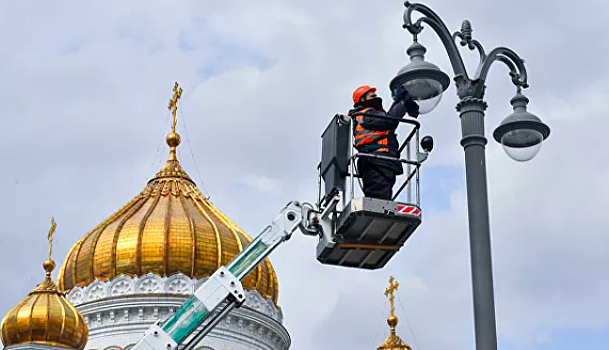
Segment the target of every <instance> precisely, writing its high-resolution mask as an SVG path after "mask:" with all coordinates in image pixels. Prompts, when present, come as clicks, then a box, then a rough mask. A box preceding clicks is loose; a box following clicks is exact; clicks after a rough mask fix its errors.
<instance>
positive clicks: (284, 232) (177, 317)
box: [132, 202, 319, 350]
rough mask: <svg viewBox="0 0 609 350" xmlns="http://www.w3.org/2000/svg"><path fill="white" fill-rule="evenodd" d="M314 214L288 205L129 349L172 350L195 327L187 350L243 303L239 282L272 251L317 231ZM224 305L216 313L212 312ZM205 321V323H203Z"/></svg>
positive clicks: (308, 208)
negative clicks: (295, 235)
mask: <svg viewBox="0 0 609 350" xmlns="http://www.w3.org/2000/svg"><path fill="white" fill-rule="evenodd" d="M318 227H319V220H318V219H317V211H316V210H315V208H314V207H313V206H312V205H310V204H302V205H301V204H299V203H298V202H290V203H288V205H287V206H286V207H285V208H283V209H282V210H281V212H280V214H279V216H277V218H275V220H273V222H272V223H271V224H270V225H269V226H268V227H267V228H266V229H264V230H263V231H262V233H260V234H259V235H258V236H257V237H256V238H255V239H254V240H253V241H252V242H251V243H250V244H248V245H247V246H246V247H245V249H243V251H241V253H239V254H238V255H237V256H236V257H235V258H233V260H231V261H230V263H229V264H228V265H227V266H222V267H220V268H219V269H218V270H217V271H216V272H214V274H213V275H211V276H210V277H209V279H208V280H207V281H205V283H203V285H201V286H200V287H199V288H198V289H197V290H196V291H195V292H194V295H193V296H192V297H191V298H189V299H188V300H186V302H185V303H184V304H183V305H182V306H181V307H180V308H179V309H178V310H177V311H176V312H175V314H174V315H172V316H171V317H169V318H168V319H167V320H165V321H163V322H161V321H160V320H159V321H157V322H156V323H155V324H153V325H152V326H151V327H150V328H149V329H148V330H147V331H146V333H145V334H144V337H143V338H142V339H141V340H140V341H139V342H138V343H137V344H136V345H135V346H134V347H133V349H132V350H175V349H177V347H178V345H180V344H182V343H183V342H184V341H185V340H186V338H187V337H188V336H189V335H190V334H192V333H193V332H194V331H195V330H196V329H197V327H199V326H200V325H201V324H203V323H205V325H204V326H203V329H202V330H201V331H200V332H198V333H197V334H196V336H195V337H194V338H193V339H191V340H190V341H189V343H188V345H186V347H185V349H190V348H192V347H193V346H194V345H196V344H197V343H198V342H199V341H200V340H201V339H202V338H203V337H205V336H206V335H207V334H208V333H209V332H210V331H211V330H212V329H213V328H214V327H215V326H216V325H217V324H218V323H219V322H220V321H221V320H222V319H223V318H224V317H225V316H226V315H227V314H228V313H229V312H230V311H231V310H232V309H234V308H236V307H239V306H241V305H242V304H243V303H244V302H245V292H244V290H243V286H242V285H241V281H242V280H243V279H244V278H245V277H246V276H247V275H248V274H249V273H250V272H251V271H252V270H254V269H255V268H256V267H257V266H258V264H260V263H261V262H262V261H263V260H264V259H265V258H266V257H267V256H269V254H271V252H273V250H275V248H277V247H278V246H279V245H280V244H281V243H283V242H285V241H287V240H288V239H289V238H290V237H291V236H292V233H294V231H296V230H297V229H300V230H301V231H302V232H303V233H305V234H307V235H317V232H318V231H319V228H318ZM225 302H226V304H225V305H224V307H222V309H221V310H220V311H219V312H218V313H214V310H216V309H218V308H220V307H221V305H222V304H223V303H225ZM205 321H208V322H205Z"/></svg>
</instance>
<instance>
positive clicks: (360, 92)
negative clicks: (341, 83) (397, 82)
mask: <svg viewBox="0 0 609 350" xmlns="http://www.w3.org/2000/svg"><path fill="white" fill-rule="evenodd" d="M368 91H372V92H376V88H375V87H372V86H370V85H362V86H360V87H358V88H357V89H355V91H353V103H358V102H359V100H360V99H361V98H362V96H364V95H365V94H366V93H368Z"/></svg>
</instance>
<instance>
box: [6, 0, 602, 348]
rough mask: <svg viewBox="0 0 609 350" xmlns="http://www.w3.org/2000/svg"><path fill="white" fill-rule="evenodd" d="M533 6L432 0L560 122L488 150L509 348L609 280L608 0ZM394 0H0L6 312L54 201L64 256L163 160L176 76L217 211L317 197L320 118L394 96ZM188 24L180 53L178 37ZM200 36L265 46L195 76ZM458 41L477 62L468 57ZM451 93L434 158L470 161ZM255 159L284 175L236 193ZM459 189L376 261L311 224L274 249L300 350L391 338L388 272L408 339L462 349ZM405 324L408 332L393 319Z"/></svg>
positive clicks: (208, 41) (534, 106) (250, 223)
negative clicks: (362, 266)
mask: <svg viewBox="0 0 609 350" xmlns="http://www.w3.org/2000/svg"><path fill="white" fill-rule="evenodd" d="M546 4H547V3H546V2H530V1H524V0H519V1H516V2H514V1H512V2H492V3H489V2H477V1H466V2H460V3H459V6H456V5H455V3H454V2H448V1H435V2H434V3H431V4H430V5H431V6H432V8H433V9H435V10H437V11H438V13H439V14H440V15H441V16H443V18H444V19H445V20H446V22H447V24H448V25H449V26H450V28H451V29H452V30H456V29H458V28H459V27H460V23H461V20H462V19H464V18H469V19H470V20H471V21H472V24H473V26H474V36H475V37H477V38H479V40H480V41H481V42H482V43H483V44H484V45H485V47H486V48H487V50H488V49H491V48H492V47H494V46H499V45H505V46H509V47H511V48H513V49H514V50H516V51H517V52H519V53H520V54H521V55H522V56H523V57H524V58H525V59H526V62H527V67H528V69H529V71H530V79H531V88H530V89H529V91H527V92H526V93H527V95H528V96H529V97H531V108H530V109H531V111H532V112H533V113H536V114H538V115H539V116H540V117H541V118H542V119H544V121H546V122H548V123H549V124H550V126H551V127H552V129H553V134H552V135H551V137H550V139H549V141H548V142H547V144H546V145H544V147H543V149H542V150H541V153H540V154H539V156H538V158H536V159H534V161H532V162H530V163H528V164H526V165H522V166H521V165H520V164H515V163H514V162H512V161H510V160H509V159H507V157H506V156H505V155H504V154H503V151H502V150H501V147H500V146H499V145H497V144H496V143H494V141H492V140H491V141H490V142H489V146H488V150H489V151H488V164H489V181H490V195H491V209H492V212H491V214H492V217H491V218H492V225H493V243H494V252H493V253H494V257H495V271H496V286H497V291H496V294H497V309H498V310H497V314H498V325H499V332H500V336H501V337H502V339H506V340H507V341H510V342H518V346H520V347H523V348H524V347H526V346H529V345H530V344H532V343H534V342H535V341H537V339H538V338H539V337H540V335H545V334H548V333H551V332H552V331H561V330H569V329H577V328H580V327H588V328H589V327H595V328H599V327H602V326H603V325H607V323H608V322H609V321H608V320H607V317H606V315H607V314H609V313H607V305H608V304H607V302H606V301H605V300H604V299H605V296H606V295H607V292H608V291H609V285H608V284H607V279H603V278H600V277H599V276H604V275H606V273H605V272H604V271H605V270H606V266H607V265H608V261H607V260H606V258H605V256H606V251H607V248H609V243H608V242H607V238H606V235H604V233H605V232H607V227H606V226H607V224H606V223H605V220H604V215H603V208H604V203H605V202H606V198H607V196H606V195H607V192H608V191H609V186H608V184H607V182H606V180H605V179H606V178H607V173H608V168H607V164H608V162H607V155H606V152H605V149H607V143H606V141H604V137H603V134H602V131H603V130H604V129H605V128H606V126H607V122H606V121H605V119H606V118H605V115H606V113H605V109H606V108H605V106H604V95H605V91H607V87H608V84H607V82H606V81H605V78H606V76H607V73H608V71H607V68H606V67H605V66H606V65H605V64H604V61H603V59H604V57H606V56H607V55H606V53H607V52H606V50H607V49H606V45H603V44H599V43H598V42H594V41H592V40H593V39H594V38H596V37H598V38H601V37H602V35H603V34H602V33H604V32H605V31H606V30H607V25H606V24H605V23H606V21H605V18H604V16H605V15H604V14H605V13H607V12H606V6H607V5H605V4H602V3H595V2H589V3H586V4H585V5H587V6H588V8H589V9H592V10H591V11H589V12H588V13H586V14H585V17H583V16H582V18H585V20H582V19H577V18H573V16H572V15H571V12H572V7H571V6H570V5H565V4H559V3H555V4H554V5H553V6H548V5H546ZM514 8H520V9H525V10H522V11H513V10H512V9H514ZM402 10H403V7H402V3H401V2H400V1H395V2H389V1H383V2H378V1H377V2H370V1H346V0H342V1H332V2H327V1H326V2H319V1H309V2H297V1H289V2H284V1H256V2H239V3H234V2H229V3H226V2H212V1H205V2H200V1H199V2H191V3H181V4H161V3H160V2H152V3H151V2H143V1H141V2H133V3H124V2H105V3H103V4H101V3H100V4H88V5H83V4H79V3H70V4H68V3H65V4H63V5H52V6H51V5H49V4H46V5H45V4H39V5H38V6H36V7H32V6H29V5H27V4H25V3H22V2H11V3H7V4H5V5H4V6H3V8H2V9H0V38H1V39H2V43H3V45H2V46H1V47H0V116H1V118H0V131H1V132H2V137H0V147H2V149H3V150H4V151H3V152H2V155H1V157H2V164H3V167H2V172H1V173H0V183H1V186H2V191H3V196H2V197H1V199H0V208H1V210H0V222H1V224H2V228H3V229H2V233H1V234H0V244H1V246H2V248H3V250H2V255H1V256H0V266H2V268H1V269H2V270H1V272H2V275H3V278H4V279H5V280H6V281H10V283H3V288H2V289H1V291H0V293H1V295H2V300H3V303H2V304H1V305H0V314H4V313H6V311H8V308H9V307H11V306H12V305H14V304H15V303H17V302H18V301H19V300H21V299H22V298H23V297H24V296H25V294H26V293H27V292H28V291H29V290H30V289H31V288H33V287H34V286H35V284H36V283H37V282H38V281H39V280H41V279H42V278H43V275H42V270H41V268H40V264H41V263H42V261H43V260H44V256H45V251H46V248H45V239H44V235H45V234H46V230H47V229H48V219H49V218H50V216H51V215H54V216H55V217H56V218H57V221H58V222H59V228H58V234H57V245H56V247H57V252H56V254H55V259H56V261H58V262H60V261H62V257H63V256H65V254H66V253H67V250H68V249H69V248H70V246H71V245H72V244H73V243H74V242H76V240H77V239H79V238H80V237H81V236H82V235H84V234H85V233H86V232H87V231H88V230H89V229H91V228H92V227H94V226H95V225H96V224H97V223H99V222H100V221H101V220H103V219H104V218H106V217H107V216H109V215H110V214H111V213H112V212H113V211H114V210H116V209H118V208H119V207H120V206H121V205H123V204H124V203H125V202H127V201H128V200H129V199H131V198H132V196H134V195H135V194H137V193H138V192H139V191H140V190H141V188H143V187H144V185H145V181H146V178H149V177H150V176H152V175H153V174H154V173H155V172H156V171H157V170H158V164H159V161H160V162H162V161H164V159H165V158H166V156H167V153H166V149H161V150H160V151H158V152H157V146H158V145H159V141H161V140H160V138H162V137H164V136H162V135H163V133H164V132H165V133H166V132H167V131H168V128H169V126H168V123H167V113H168V112H167V111H166V104H167V100H168V99H169V97H170V93H171V87H172V84H173V81H175V80H178V81H179V82H180V83H181V85H182V86H184V89H185V92H184V95H183V96H184V97H183V102H182V107H181V108H182V111H183V112H182V113H181V114H179V115H178V116H179V118H182V119H181V121H180V123H179V124H178V128H179V130H178V131H179V132H180V133H181V134H182V145H181V146H180V148H179V150H180V160H181V162H182V163H183V164H184V167H185V168H186V169H187V171H188V172H189V173H190V175H191V176H193V177H194V178H195V179H196V180H197V181H199V180H200V179H199V176H198V174H197V172H196V170H195V167H194V164H193V161H192V159H191V158H192V157H191V155H190V150H189V143H188V140H187V139H186V135H185V134H186V132H185V130H184V122H186V125H187V126H188V134H189V135H188V136H189V137H188V139H189V140H190V143H191V145H192V148H193V153H194V156H195V157H196V159H197V165H198V168H199V169H200V172H201V178H202V179H203V180H204V182H205V185H206V187H207V188H209V192H210V193H211V194H212V201H213V202H214V203H215V204H216V205H217V206H218V207H219V208H220V209H221V210H223V211H224V212H225V213H226V214H227V215H228V216H230V217H231V218H233V219H235V221H237V223H238V224H239V225H240V226H242V227H243V228H244V229H246V231H247V232H249V233H250V234H251V235H255V234H257V233H258V231H259V230H260V229H261V228H263V227H264V226H265V225H267V224H268V222H269V220H271V219H272V218H274V217H275V215H276V213H277V211H278V210H279V208H281V207H282V206H283V205H284V204H285V203H286V202H287V201H288V200H289V199H292V198H298V199H303V200H313V199H314V198H315V194H316V177H315V176H316V171H315V165H316V164H317V162H318V156H319V144H320V143H319V141H320V140H319V136H320V133H321V131H322V130H323V128H324V127H325V125H326V123H327V122H328V119H329V117H331V116H332V115H333V114H334V113H336V112H345V111H346V110H347V109H348V108H349V107H350V106H349V100H350V95H351V92H352V89H353V87H355V86H357V85H359V84H361V83H370V84H375V85H377V86H378V87H379V89H380V92H381V95H382V96H383V97H385V99H386V100H387V99H389V93H388V89H387V83H388V81H389V80H390V79H391V78H392V76H393V74H395V72H396V71H397V70H398V69H399V68H400V67H401V66H402V65H404V64H405V63H406V60H407V58H406V56H405V54H404V50H405V48H406V47H407V46H408V45H409V44H410V36H409V35H408V34H407V33H406V32H404V31H402V30H401V28H400V25H401V12H402ZM567 18H569V21H567V20H566V19H567ZM540 19H541V20H540ZM571 20H573V21H575V22H574V23H576V24H572V23H571V22H570V21H571ZM181 38H182V39H184V38H186V39H188V43H189V44H190V48H189V50H183V49H181V48H180V39H181ZM420 39H421V42H422V43H423V44H424V45H426V47H427V48H428V50H429V51H428V55H427V57H428V59H429V60H430V61H432V62H434V63H436V64H438V65H440V66H441V67H442V68H443V69H444V70H445V71H446V72H447V73H450V72H449V71H448V70H449V68H450V66H449V64H448V61H447V58H446V55H445V53H444V52H443V51H442V49H441V46H440V43H439V41H438V40H437V39H436V38H434V37H433V35H432V34H431V30H429V29H426V30H425V31H424V33H423V34H422V35H421V38H420ZM214 40H216V41H217V40H221V41H222V42H226V43H228V44H230V45H235V46H237V47H241V48H243V49H244V50H248V51H250V52H260V53H262V54H263V55H264V57H265V58H268V60H269V61H272V62H273V64H272V65H270V66H265V67H261V66H260V65H258V66H256V64H255V62H253V63H252V65H251V66H247V67H246V66H243V65H242V64H241V62H242V60H241V58H240V57H235V58H230V59H228V58H227V59H226V60H227V62H224V60H222V61H223V62H221V63H222V65H221V66H220V67H221V68H219V69H220V72H219V74H215V75H211V76H205V77H202V76H199V75H198V72H199V70H200V69H205V68H206V67H208V66H209V65H211V64H214V63H217V61H218V57H222V56H221V54H222V52H221V50H219V49H218V47H217V46H214V45H213V44H214ZM601 42H602V40H601ZM218 55H220V56H218ZM235 55H238V53H236V54H235ZM467 57H468V63H471V64H473V66H472V68H474V66H475V63H476V55H475V54H471V55H469V54H468V55H467ZM235 62H236V63H235ZM506 76H507V70H505V68H503V67H499V66H497V67H495V68H493V70H492V72H491V76H490V78H489V88H488V91H487V100H488V102H489V106H490V107H489V110H488V114H487V115H488V118H487V132H488V133H489V135H490V133H491V132H492V129H493V127H494V126H495V125H497V124H498V123H499V122H500V121H501V119H502V118H503V117H504V116H506V115H507V114H509V113H510V106H509V98H510V97H512V95H513V93H514V90H513V88H512V87H511V86H510V84H509V81H508V79H506ZM456 102H457V99H456V96H455V94H454V87H451V90H449V91H448V92H447V93H446V94H445V96H444V98H443V101H442V103H441V105H440V106H439V107H438V108H437V110H435V111H434V113H432V114H430V115H426V116H422V117H421V120H422V122H423V132H424V133H429V134H432V135H433V136H434V137H435V138H436V145H437V146H436V149H435V150H434V153H433V154H432V157H431V158H430V160H429V165H452V166H454V165H457V166H462V157H463V156H462V151H461V149H460V147H459V145H458V143H459V135H460V132H459V129H458V128H459V120H458V117H457V115H456V113H455V111H454V105H455V104H456ZM582 139H588V140H589V141H588V142H589V143H590V144H591V145H593V147H589V148H585V147H583V146H582V145H581V144H580V143H581V141H582ZM248 174H255V176H260V177H267V178H272V179H276V180H277V181H278V182H277V183H279V184H281V193H279V194H274V195H264V194H263V193H261V192H256V191H255V189H252V188H248V189H244V188H243V185H242V184H241V182H242V180H243V177H244V176H248ZM423 181H425V179H423ZM199 182H200V181H199ZM423 201H424V202H425V193H423ZM465 204H466V202H465V197H464V194H463V193H462V191H461V190H459V191H457V192H454V193H452V195H451V207H450V210H447V211H443V212H439V213H435V214H433V215H426V216H425V222H424V224H423V226H422V227H421V228H420V229H419V230H418V231H417V233H416V234H415V236H414V237H413V238H412V240H411V241H410V242H409V243H408V245H407V246H406V247H405V248H403V250H402V251H401V252H400V254H399V255H398V256H397V258H396V259H395V260H394V261H392V262H391V264H390V265H389V266H388V267H387V268H386V269H384V270H381V271H378V272H367V271H351V270H345V269H336V268H331V267H324V266H321V265H319V264H318V263H317V262H316V261H315V259H314V246H315V242H314V240H312V239H309V238H305V237H293V239H292V240H291V241H289V242H288V243H287V244H286V246H285V247H284V248H282V249H280V250H278V251H277V252H276V253H275V254H274V255H273V257H272V258H271V260H272V261H273V263H274V266H275V267H276V269H277V271H278V274H279V279H280V281H279V283H280V304H281V305H282V306H283V308H284V312H285V317H286V325H287V327H288V329H289V330H290V333H291V335H292V339H293V346H292V348H293V349H295V350H299V349H312V348H316V349H330V348H336V345H337V344H339V342H340V341H345V342H346V343H341V344H343V345H345V344H348V345H350V346H351V347H354V348H355V347H359V346H362V345H366V346H368V345H373V344H376V345H378V344H380V342H381V341H382V340H383V339H384V337H385V336H386V334H384V333H382V332H381V333H378V332H377V329H375V328H378V327H377V326H378V325H379V323H380V324H381V325H380V328H381V330H385V331H386V325H384V324H383V322H384V320H385V318H386V315H381V313H382V305H383V303H384V297H383V296H382V291H383V289H384V287H385V284H386V280H387V278H388V276H389V274H394V275H395V276H396V278H397V279H398V280H400V281H401V282H403V286H404V287H403V289H402V291H401V292H400V296H401V300H402V301H403V302H404V304H405V306H406V308H407V311H408V312H409V315H408V318H409V319H410V321H411V324H412V327H413V329H414V331H415V334H416V337H417V341H418V343H419V345H420V346H421V348H448V347H450V348H455V349H465V348H472V346H473V338H472V315H471V295H470V275H469V258H468V257H469V252H468V246H467V239H468V238H467V226H466V225H467V221H466V212H465ZM573 206H575V208H574V209H573ZM566 207H569V209H566ZM424 210H425V208H424ZM565 211H566V212H565ZM409 281H410V282H412V281H418V282H417V283H420V285H418V287H416V288H415V287H412V286H413V285H417V284H416V283H414V282H412V284H409V283H410V282H409ZM408 286H410V287H408ZM353 305H361V307H360V308H353V307H352V306H353ZM379 310H381V311H379ZM399 312H400V310H399V309H398V316H400V314H399ZM355 321H357V322H355ZM355 331H357V332H356V333H354V332H355ZM400 334H401V335H402V336H403V337H404V338H405V340H406V341H407V342H409V343H410V344H411V345H413V341H412V340H411V339H410V338H409V332H408V331H407V330H406V328H405V323H404V322H402V324H401V325H400ZM542 338H543V337H542ZM550 339H551V338H550ZM453 340H454V341H453Z"/></svg>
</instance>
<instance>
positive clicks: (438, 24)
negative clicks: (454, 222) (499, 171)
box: [389, 1, 550, 350]
mask: <svg viewBox="0 0 609 350" xmlns="http://www.w3.org/2000/svg"><path fill="white" fill-rule="evenodd" d="M404 5H405V6H406V10H405V12H404V25H403V27H404V28H405V29H407V30H408V31H409V32H410V33H411V34H412V35H413V37H414V43H413V44H412V45H411V46H410V47H409V48H408V50H407V53H408V55H409V56H410V63H408V64H407V65H406V66H405V67H404V68H402V69H400V71H399V72H398V74H397V76H396V77H395V78H394V79H393V80H392V81H391V83H390V85H389V87H390V89H391V91H392V92H394V91H395V89H396V88H397V87H398V86H400V85H403V86H404V87H405V88H406V89H407V90H408V92H409V93H410V95H411V96H412V97H413V99H415V100H416V101H417V102H418V103H419V105H420V107H421V109H420V112H421V114H423V113H428V112H430V111H431V110H433V109H434V108H435V107H436V106H437V105H438V103H439V102H440V100H441V97H442V94H443V93H444V91H446V89H447V88H448V85H449V82H450V80H449V77H448V75H446V74H445V73H444V72H442V71H441V70H440V69H439V68H438V67H437V66H436V65H434V64H432V63H429V62H426V61H425V59H424V54H425V52H426V49H425V47H423V45H421V44H419V43H418V35H419V34H420V33H421V31H422V30H423V24H426V25H428V26H429V27H431V28H432V29H433V30H434V31H435V32H436V34H437V35H438V36H439V37H440V39H441V41H442V43H443V44H444V47H445V49H446V52H447V53H448V57H449V58H450V63H451V65H452V68H453V71H454V74H455V77H454V81H455V84H456V86H457V95H458V96H459V98H460V99H461V101H460V102H459V103H458V104H457V111H458V112H459V116H460V118H461V130H462V139H461V145H462V146H463V149H464V151H465V170H466V182H467V199H468V217H469V231H470V252H471V260H472V261H471V265H472V282H473V299H474V323H475V335H476V348H477V349H478V350H496V349H497V331H496V325H495V301H494V292H493V273H492V261H491V242H490V224H489V215H488V193H487V180H486V164H485V163H486V161H485V146H486V142H487V140H486V138H485V136H484V111H485V110H486V107H487V105H486V102H484V100H483V97H484V89H485V87H486V86H485V80H486V77H487V74H488V72H489V69H490V67H491V65H492V64H493V63H494V62H502V63H504V64H505V65H506V66H507V67H508V69H509V70H510V77H511V79H512V83H513V84H514V85H515V87H516V95H515V96H514V97H513V98H512V99H511V101H510V103H511V104H512V106H513V109H514V112H513V113H512V114H510V115H509V116H508V117H507V118H505V119H504V120H503V121H502V122H501V124H500V125H499V126H498V127H497V128H496V129H495V131H494V132H493V137H494V138H495V140H496V141H497V142H499V143H501V144H502V145H503V148H504V150H505V151H506V153H507V154H508V155H509V156H510V157H511V158H513V159H515V160H517V161H527V160H530V159H532V158H533V157H534V156H535V155H536V154H537V153H538V152H539V149H540V147H541V144H542V142H543V141H544V140H545V139H546V138H547V137H548V136H549V135H550V128H549V127H548V126H547V125H545V124H544V123H543V122H541V119H539V118H538V117H537V116H535V115H534V114H532V113H529V112H527V109H526V108H527V104H528V102H529V99H528V98H526V97H525V96H524V95H523V94H522V89H525V88H527V87H528V83H527V72H526V69H525V67H524V61H523V60H522V59H521V58H520V57H519V56H518V55H517V54H516V53H515V52H514V51H512V50H510V49H508V48H504V47H498V48H495V49H493V50H492V51H491V52H490V53H488V54H486V53H485V51H484V49H483V47H482V45H481V44H480V43H479V42H478V41H477V40H475V39H473V37H472V27H471V24H470V23H469V21H467V20H465V21H463V25H462V27H461V30H460V31H458V32H455V33H454V34H451V33H450V32H449V31H448V29H447V28H446V25H445V24H444V23H443V22H442V20H441V19H440V17H438V15H436V14H435V13H434V12H433V11H432V10H431V9H430V8H428V7H427V6H425V5H423V4H411V3H410V2H408V1H407V2H405V3H404ZM415 11H416V12H418V13H420V14H421V15H422V17H420V18H418V19H417V20H416V21H415V22H414V23H413V21H412V14H413V12H415ZM457 39H459V41H460V44H461V45H462V46H467V47H468V48H469V49H470V50H478V53H479V55H480V63H479V66H478V69H477V70H476V72H475V73H474V75H473V77H471V78H470V76H469V75H468V73H467V71H466V69H465V65H464V63H463V59H462V58H461V55H460V53H459V50H458V48H457V45H456V43H455V42H456V41H457Z"/></svg>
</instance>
